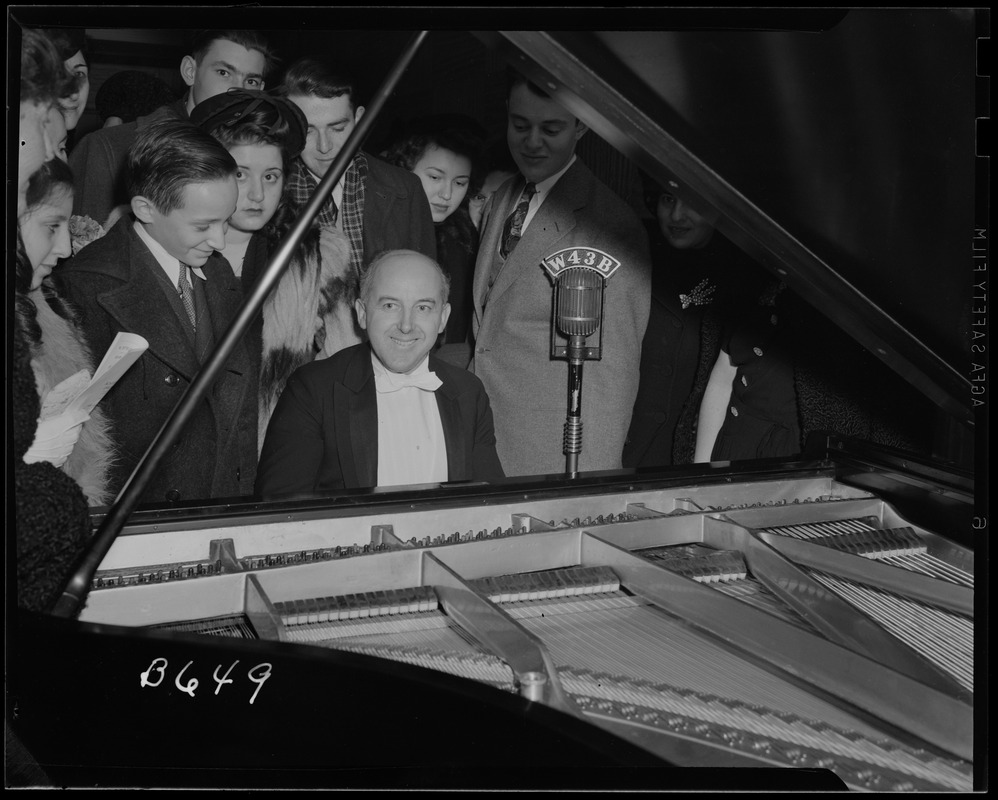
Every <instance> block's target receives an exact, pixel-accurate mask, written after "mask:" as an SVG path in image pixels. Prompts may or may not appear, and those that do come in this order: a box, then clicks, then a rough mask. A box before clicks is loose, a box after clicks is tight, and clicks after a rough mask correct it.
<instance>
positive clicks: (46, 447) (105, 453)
mask: <svg viewBox="0 0 998 800" xmlns="http://www.w3.org/2000/svg"><path fill="white" fill-rule="evenodd" d="M26 200H27V211H26V212H25V213H24V215H23V216H22V217H21V218H20V220H19V221H18V228H19V232H20V234H21V239H22V242H23V245H24V252H25V258H24V259H18V263H17V272H16V277H15V284H16V289H17V292H16V297H15V304H16V315H17V323H18V325H19V326H20V328H21V330H22V332H23V333H24V335H25V338H26V340H27V342H28V345H29V347H30V353H31V366H32V369H33V371H34V375H35V381H36V383H37V388H38V394H39V396H40V397H41V400H42V413H41V417H40V419H39V432H38V435H37V436H36V439H35V443H34V444H33V445H32V447H31V448H30V449H29V451H28V454H27V455H26V457H25V461H26V462H27V463H33V462H37V461H49V462H51V463H52V464H54V465H55V466H57V467H59V468H61V469H62V470H63V471H64V472H65V473H66V474H67V475H69V476H70V477H71V478H73V479H74V480H75V481H76V482H77V483H78V484H79V485H80V488H81V489H82V490H83V493H84V495H85V496H86V498H87V502H88V503H89V504H90V505H91V506H102V505H106V504H107V503H108V502H110V501H111V500H112V499H113V498H112V497H110V495H109V489H108V470H109V468H110V466H111V462H112V459H113V455H114V451H113V447H112V442H111V435H110V428H109V423H108V421H107V419H106V418H105V417H104V415H103V413H102V412H101V411H100V409H99V408H95V409H94V410H93V411H91V412H90V415H89V417H88V418H83V417H81V418H79V419H68V418H67V417H66V415H65V414H55V413H54V411H53V409H52V408H51V406H52V405H53V404H54V401H55V399H56V398H57V397H58V396H59V394H60V393H61V391H62V390H63V389H64V388H65V387H66V386H68V385H70V384H73V383H74V382H83V383H84V385H85V381H87V380H89V377H90V375H92V373H93V369H94V365H95V361H94V359H93V356H92V354H91V353H90V350H89V348H88V347H87V343H86V342H85V341H84V339H83V335H82V333H81V332H80V331H79V329H78V328H77V327H76V324H75V321H74V318H73V314H72V312H71V311H70V309H69V308H68V306H67V305H66V304H65V303H64V302H63V300H62V299H61V298H60V296H59V294H58V292H57V290H56V288H55V286H54V284H53V283H52V281H51V279H50V278H49V275H50V274H51V272H52V270H53V269H54V268H55V266H56V264H57V263H58V260H59V259H60V258H66V257H68V256H69V255H70V254H71V244H70V234H69V217H70V214H71V212H72V207H73V174H72V172H70V169H69V167H67V166H66V165H65V164H64V163H63V162H61V161H58V160H55V159H53V160H52V161H48V162H46V163H45V165H44V166H43V167H42V168H41V169H39V170H38V171H37V172H36V173H35V174H34V175H33V176H32V177H31V180H30V181H29V183H28V190H27V195H26ZM81 373H86V375H82V374H81ZM64 382H65V383H64ZM46 401H49V408H46Z"/></svg>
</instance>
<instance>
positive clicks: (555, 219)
mask: <svg viewBox="0 0 998 800" xmlns="http://www.w3.org/2000/svg"><path fill="white" fill-rule="evenodd" d="M580 167H581V162H579V161H576V162H575V164H573V165H572V166H571V167H570V168H569V170H568V171H567V172H566V173H565V174H564V175H562V177H561V180H559V181H558V182H557V183H556V184H555V185H554V188H553V189H552V190H551V192H550V193H549V194H548V196H547V197H546V198H544V202H543V204H542V205H541V207H540V208H539V209H538V210H537V213H536V214H535V215H534V218H533V219H532V220H531V221H530V226H529V227H528V228H527V231H526V233H524V234H523V238H522V239H520V242H519V244H517V246H516V249H515V250H514V251H513V254H512V255H511V256H510V257H509V260H508V261H507V262H506V264H505V265H504V266H503V268H502V271H501V272H500V273H499V277H498V278H496V282H495V284H494V285H493V287H492V291H491V292H490V293H489V296H488V299H489V302H492V301H494V300H495V299H497V298H499V297H501V296H502V294H503V293H504V292H506V291H507V290H508V289H509V288H510V287H511V286H512V285H513V284H514V283H515V282H516V279H517V278H518V277H519V276H520V275H522V274H523V272H524V271H526V270H532V269H538V270H539V269H543V268H542V267H541V261H542V260H543V259H544V258H545V257H547V256H549V255H551V253H553V252H554V251H556V250H557V249H558V246H557V243H558V242H559V241H560V240H561V239H563V238H564V237H565V236H567V235H568V234H569V233H571V231H572V230H573V229H574V228H575V212H576V210H577V209H579V208H582V207H583V206H584V205H585V203H584V201H583V200H580V195H579V193H578V192H576V191H575V185H576V183H577V182H578V175H579V168H580ZM522 181H523V179H522V178H520V179H519V183H518V184H517V186H515V187H514V191H512V192H511V195H512V198H508V199H507V206H509V205H510V200H511V199H515V198H516V197H517V196H518V195H519V191H520V189H522ZM509 210H512V209H511V208H510V209H509ZM503 221H505V216H504V217H503ZM497 228H498V233H497V236H496V246H498V237H499V236H501V235H502V223H499V224H498V226H497ZM490 253H492V254H493V258H499V256H498V254H497V253H496V251H495V250H494V249H493V250H491V251H490ZM487 282H488V276H487V275H486V283H487Z"/></svg>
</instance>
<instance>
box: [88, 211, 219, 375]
mask: <svg viewBox="0 0 998 800" xmlns="http://www.w3.org/2000/svg"><path fill="white" fill-rule="evenodd" d="M118 228H122V229H124V230H123V231H122V233H121V234H120V235H121V236H122V237H123V241H122V246H121V251H122V252H121V259H122V260H121V263H120V264H119V265H115V266H114V267H112V270H111V271H112V272H113V274H115V276H116V277H118V278H120V279H121V280H122V282H123V283H122V285H121V286H120V287H119V288H117V289H112V290H111V291H108V292H104V293H103V294H100V295H98V296H97V303H98V304H99V305H100V306H101V308H103V309H104V310H105V311H106V312H107V313H108V314H109V315H110V316H111V317H112V318H113V319H114V320H116V321H117V322H118V324H119V325H120V327H121V329H122V330H123V331H129V332H131V333H137V334H139V335H140V336H142V337H144V338H145V339H146V341H148V342H149V351H148V352H149V353H150V354H151V355H153V356H154V357H156V358H158V359H159V360H161V361H162V362H163V363H164V364H166V365H167V366H169V367H170V368H171V369H173V370H174V371H176V372H178V373H179V374H180V375H183V376H184V378H186V379H187V380H191V379H192V378H193V377H194V375H195V373H196V372H197V371H198V368H199V364H198V361H197V357H196V355H195V353H194V349H193V347H192V342H191V340H190V337H189V336H188V334H187V332H186V331H185V330H184V329H183V328H182V327H181V324H180V320H179V319H178V318H177V315H176V313H175V312H174V310H173V308H172V306H171V304H170V297H169V295H167V294H166V292H165V291H164V289H163V287H162V285H161V284H160V282H159V281H158V280H157V279H156V277H155V273H153V271H152V270H158V269H162V267H160V265H159V263H158V262H157V261H156V259H155V258H154V257H153V255H152V253H150V252H149V248H148V247H146V246H145V244H143V243H142V241H141V240H140V239H139V237H138V236H137V235H136V234H135V232H134V231H133V230H132V227H131V223H130V222H129V221H128V220H122V221H121V222H120V223H119V224H118V225H116V226H115V227H114V228H112V230H116V229H118ZM109 235H110V234H109ZM178 302H179V300H178Z"/></svg>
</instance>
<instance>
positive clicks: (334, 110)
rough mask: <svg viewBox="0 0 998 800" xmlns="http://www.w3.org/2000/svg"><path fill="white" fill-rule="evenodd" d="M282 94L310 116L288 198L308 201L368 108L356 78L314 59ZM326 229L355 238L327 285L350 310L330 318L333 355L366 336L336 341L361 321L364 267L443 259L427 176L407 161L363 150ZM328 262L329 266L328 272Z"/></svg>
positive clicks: (338, 304)
mask: <svg viewBox="0 0 998 800" xmlns="http://www.w3.org/2000/svg"><path fill="white" fill-rule="evenodd" d="M275 94H278V95H280V96H283V97H287V98H288V99H289V100H290V101H291V102H292V103H294V104H295V105H297V106H298V107H299V108H300V109H301V110H302V112H303V113H304V114H305V117H306V119H307V120H308V136H307V138H306V142H305V149H304V151H303V152H302V154H301V155H300V156H299V157H298V158H296V159H294V161H293V162H292V164H291V165H290V168H289V171H288V178H287V192H288V198H289V199H290V200H291V201H293V202H294V203H297V204H299V205H304V204H305V203H306V202H307V201H308V199H309V198H310V197H311V196H312V193H313V192H314V191H315V189H316V187H317V186H318V185H319V181H320V180H321V179H322V178H323V176H325V174H326V172H328V171H329V167H330V166H331V165H332V163H333V160H334V159H335V158H336V156H337V155H338V154H339V152H340V149H341V148H342V147H343V144H344V143H345V142H346V140H347V137H348V136H349V135H350V132H351V131H352V130H353V129H354V127H355V126H356V124H357V122H358V121H360V118H361V117H362V116H363V114H364V107H363V106H359V105H357V103H356V101H355V98H354V86H353V82H352V81H351V80H350V79H348V78H346V77H345V76H343V75H341V74H339V73H337V72H334V71H333V70H332V69H331V68H330V67H328V66H327V65H326V64H323V63H322V62H320V61H316V60H314V59H302V60H300V61H298V62H296V63H295V64H292V65H291V66H290V67H289V68H288V71H287V73H286V75H285V78H284V83H283V85H282V86H280V87H279V88H278V89H277V90H276V91H275ZM318 224H319V225H320V227H322V228H335V229H336V230H337V231H339V232H341V233H342V234H343V236H344V237H345V238H346V240H347V242H348V243H349V257H348V259H347V263H345V264H343V265H340V266H337V268H336V269H335V270H334V272H335V275H333V276H332V278H331V279H330V280H328V281H327V282H326V285H324V286H323V287H322V291H323V293H324V294H325V295H326V296H327V297H326V299H327V301H328V302H329V305H330V306H331V307H332V308H333V309H334V310H337V312H336V313H338V314H342V315H347V316H348V320H349V321H350V323H351V324H350V325H344V324H343V323H344V322H346V321H347V320H340V321H339V323H340V324H337V325H335V326H332V325H327V328H329V330H328V331H327V333H328V335H327V337H326V342H325V346H324V348H323V355H327V356H328V355H331V354H332V353H333V352H336V351H337V350H338V349H342V347H346V346H348V345H352V344H355V343H356V342H357V341H359V340H360V338H362V336H361V333H360V331H359V329H357V330H356V333H357V338H356V339H353V340H352V341H346V340H344V341H343V342H342V343H340V345H337V343H336V342H335V341H334V342H331V341H329V339H330V338H331V337H333V338H335V337H336V336H338V335H340V332H342V330H343V329H344V328H350V327H352V326H353V324H354V323H353V306H354V303H355V301H356V300H357V297H358V290H359V286H360V275H361V273H362V271H363V269H364V267H365V266H366V265H367V264H368V263H369V262H370V261H371V259H373V258H374V257H375V256H376V255H378V254H379V253H382V252H384V251H386V250H400V249H403V250H416V251H417V252H420V253H423V254H424V255H426V256H429V257H430V258H432V259H435V258H436V254H437V248H436V237H435V234H434V230H433V220H432V217H431V216H430V206H429V203H428V202H427V200H426V193H425V192H424V191H423V187H422V185H421V184H420V182H419V179H418V178H417V177H416V176H415V175H413V174H412V173H411V172H408V171H406V170H404V169H401V168H399V167H394V166H391V165H390V164H387V163H385V162H384V161H381V160H380V159H378V158H375V157H373V156H371V155H368V154H366V153H364V152H362V151H358V152H357V154H356V155H355V156H354V157H353V160H352V161H351V162H350V165H349V166H348V167H347V170H346V172H345V173H344V174H343V176H342V177H341V178H340V180H339V183H337V185H336V186H335V187H334V188H333V191H332V194H331V196H330V198H329V199H328V200H327V201H326V204H325V205H324V206H323V207H322V211H321V212H320V214H319V217H318ZM325 267H326V265H323V270H322V271H323V272H328V270H327V269H325Z"/></svg>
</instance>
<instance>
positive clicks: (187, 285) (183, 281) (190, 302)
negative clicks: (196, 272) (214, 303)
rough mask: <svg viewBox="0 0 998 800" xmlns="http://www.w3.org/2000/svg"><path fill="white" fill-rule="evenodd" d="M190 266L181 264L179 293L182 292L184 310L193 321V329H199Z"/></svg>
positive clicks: (178, 279) (181, 299)
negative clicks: (189, 272) (189, 273)
mask: <svg viewBox="0 0 998 800" xmlns="http://www.w3.org/2000/svg"><path fill="white" fill-rule="evenodd" d="M189 270H190V266H188V265H187V264H185V263H184V262H183V261H181V262H180V276H179V277H178V278H177V291H179V292H180V302H182V303H183V304H184V310H185V311H186V312H187V316H188V317H190V319H191V327H192V328H193V329H194V330H195V331H196V330H197V329H198V323H197V312H196V311H195V310H194V288H193V287H192V286H191V281H190V278H189V277H188V271H189Z"/></svg>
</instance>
